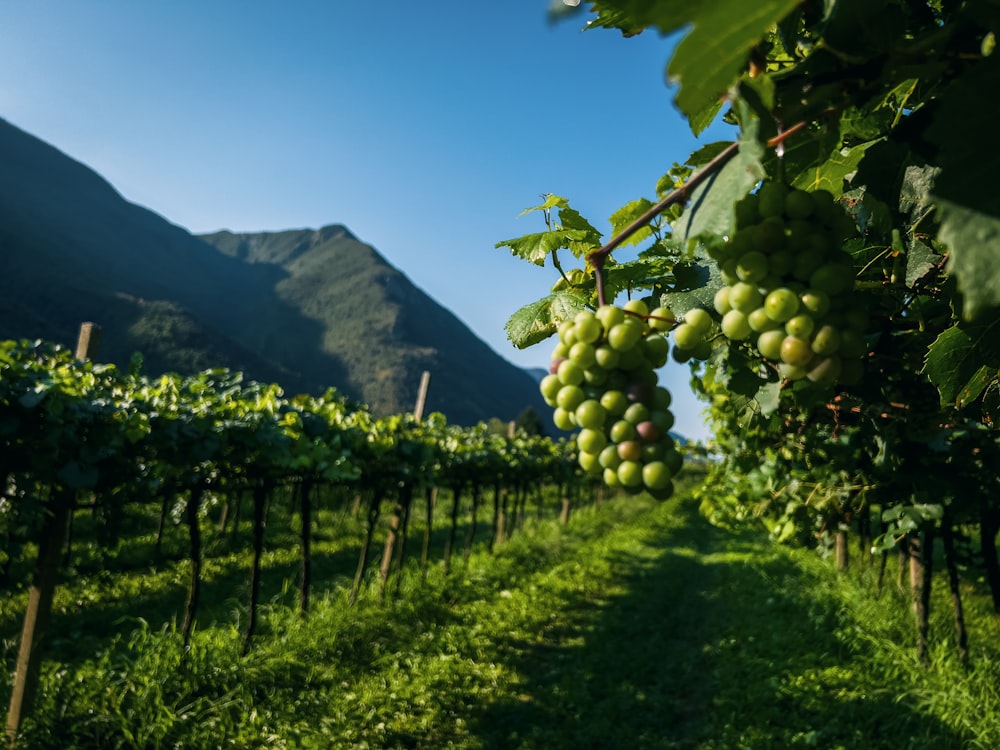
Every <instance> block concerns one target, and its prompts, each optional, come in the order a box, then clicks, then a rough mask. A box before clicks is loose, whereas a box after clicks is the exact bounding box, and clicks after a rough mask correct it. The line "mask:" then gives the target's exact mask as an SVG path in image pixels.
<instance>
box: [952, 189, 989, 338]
mask: <svg viewBox="0 0 1000 750" xmlns="http://www.w3.org/2000/svg"><path fill="white" fill-rule="evenodd" d="M938 206H939V209H940V210H939V217H940V219H941V228H940V229H939V230H938V239H939V240H941V242H943V243H944V244H945V245H947V247H948V250H949V262H948V270H949V272H950V273H952V274H954V275H955V278H956V280H957V281H958V288H959V290H960V291H961V292H962V294H963V296H964V300H965V304H964V306H963V313H964V315H965V316H966V318H968V319H969V320H971V319H973V318H975V317H977V316H978V315H980V314H981V313H982V312H983V311H985V310H986V309H987V308H990V307H994V306H996V305H1000V274H998V273H997V265H996V260H997V252H998V250H1000V218H997V217H995V216H989V215H987V214H984V213H981V212H979V211H976V210H974V209H970V208H965V207H964V206H960V205H958V204H957V203H952V202H951V201H945V200H940V201H939V203H938Z"/></svg>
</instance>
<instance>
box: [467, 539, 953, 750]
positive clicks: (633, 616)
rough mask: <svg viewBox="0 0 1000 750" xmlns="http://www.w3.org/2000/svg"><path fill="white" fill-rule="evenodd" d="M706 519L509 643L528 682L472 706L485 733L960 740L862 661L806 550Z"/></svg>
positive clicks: (619, 564)
mask: <svg viewBox="0 0 1000 750" xmlns="http://www.w3.org/2000/svg"><path fill="white" fill-rule="evenodd" d="M699 524H701V522H700V520H698V519H692V520H691V521H690V522H689V523H688V524H686V525H685V529H686V531H687V534H690V533H691V532H692V530H693V529H699V530H698V531H697V532H696V536H697V538H694V539H693V538H691V537H690V536H686V537H685V538H683V539H677V538H671V536H670V532H669V531H668V532H666V533H665V534H664V536H663V538H662V539H661V540H660V541H659V542H658V543H657V545H656V546H657V547H659V548H660V554H658V555H656V556H654V557H653V559H651V560H650V561H648V562H647V563H645V564H642V565H640V566H638V568H637V565H636V561H635V560H634V559H631V558H629V559H626V558H624V557H622V558H621V559H618V560H615V561H614V562H615V566H614V568H613V569H618V570H623V571H629V574H628V576H627V578H626V580H625V581H624V583H625V585H626V588H627V592H628V593H627V594H625V595H622V596H614V597H611V598H609V599H608V600H606V601H605V602H603V603H602V604H594V603H593V602H592V601H589V597H586V596H584V595H580V596H576V595H567V596H566V597H565V600H564V602H563V603H562V606H563V607H565V608H567V609H569V610H572V611H573V616H572V618H571V620H570V621H571V622H572V623H573V624H572V625H561V626H558V627H556V628H554V629H549V630H546V631H544V632H542V633H540V634H539V635H538V637H537V638H536V639H534V640H531V641H529V640H525V639H508V640H507V641H506V642H503V643H499V644H498V649H499V651H500V653H501V654H503V655H504V656H503V657H500V658H505V659H507V660H508V664H509V665H510V666H511V667H512V668H513V669H515V670H516V671H517V673H518V674H519V676H520V686H521V689H520V691H519V692H518V693H517V694H516V695H513V696H509V695H507V696H504V697H503V698H500V699H498V700H497V701H496V702H493V703H489V704H486V705H480V706H478V707H477V708H475V709H474V712H473V715H472V716H471V717H470V719H469V729H470V731H471V732H472V733H473V734H474V735H476V736H478V737H479V738H480V739H481V741H482V747H484V748H489V749H495V750H500V749H501V748H503V749H504V750H508V749H510V748H547V749H550V750H551V749H556V748H575V749H576V748H608V749H611V748H628V749H630V750H641V749H643V748H650V749H654V748H655V749H664V750H666V749H671V750H679V749H682V748H683V749H689V748H690V749H691V750H694V749H704V750H707V749H709V748H711V749H712V750H722V749H723V748H726V749H729V748H755V749H756V748H785V747H822V748H844V749H845V750H846V749H847V748H859V749H860V748H864V749H865V750H873V749H877V748H887V749H888V748H892V749H893V750H897V749H899V748H911V749H915V748H934V749H935V750H939V749H944V748H956V749H957V748H960V747H962V746H963V743H962V741H961V738H959V737H958V736H956V735H955V734H954V733H952V732H951V730H949V729H948V728H947V727H945V726H944V725H942V724H941V723H939V722H938V721H936V720H935V719H933V718H929V717H927V716H925V715H921V714H919V713H917V712H915V711H913V710H911V709H909V708H908V707H906V706H905V705H903V704H901V703H899V702H898V701H897V698H896V695H897V692H896V691H895V690H892V689H891V688H893V687H898V686H886V685H879V684H877V683H876V677H875V676H873V675H871V674H865V673H864V672H863V667H860V668H859V667H858V666H857V665H858V664H859V663H860V664H863V661H854V662H852V661H851V659H852V656H853V655H852V654H850V653H848V652H847V649H846V647H845V646H844V645H843V643H842V642H841V641H839V640H838V639H837V638H836V637H835V634H834V630H835V627H836V623H837V613H836V611H835V607H836V605H835V603H833V602H828V601H820V600H818V599H815V598H812V597H811V596H810V586H809V584H810V581H809V580H808V579H806V578H805V577H804V574H803V573H802V572H801V570H800V569H799V568H797V567H796V566H795V565H794V563H793V562H791V561H790V560H788V559H787V558H785V557H781V556H780V555H775V554H768V553H767V549H768V547H767V546H765V545H764V544H762V543H761V542H759V541H758V542H756V543H755V542H754V541H753V539H752V538H751V537H744V538H741V539H734V538H731V537H730V538H726V539H724V540H723V536H724V532H720V531H717V530H714V529H711V528H709V527H708V526H707V525H704V524H701V525H700V526H699ZM716 549H718V550H722V549H725V550H726V551H725V552H724V553H722V552H715V551H714V550H716ZM559 619H560V621H561V622H563V623H565V622H566V621H567V620H568V619H570V618H564V617H561V618H559Z"/></svg>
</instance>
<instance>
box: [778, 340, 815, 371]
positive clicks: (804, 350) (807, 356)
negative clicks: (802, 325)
mask: <svg viewBox="0 0 1000 750" xmlns="http://www.w3.org/2000/svg"><path fill="white" fill-rule="evenodd" d="M812 358H813V350H812V348H811V347H810V346H809V342H808V341H806V340H805V339H800V338H796V337H795V336H785V340H784V341H782V342H781V361H782V362H784V363H786V364H789V365H799V366H802V367H804V366H805V365H807V364H809V360H811V359H812Z"/></svg>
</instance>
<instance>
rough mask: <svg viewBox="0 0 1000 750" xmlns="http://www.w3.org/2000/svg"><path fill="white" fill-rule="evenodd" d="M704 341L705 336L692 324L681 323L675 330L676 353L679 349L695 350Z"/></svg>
mask: <svg viewBox="0 0 1000 750" xmlns="http://www.w3.org/2000/svg"><path fill="white" fill-rule="evenodd" d="M704 339H705V334H704V333H702V332H701V331H699V330H697V329H696V328H695V327H694V326H692V325H691V324H690V323H681V324H680V325H679V326H677V327H676V328H675V329H674V347H675V349H674V352H675V353H676V352H677V349H685V350H694V348H695V347H696V346H698V344H699V343H701V342H702V341H704Z"/></svg>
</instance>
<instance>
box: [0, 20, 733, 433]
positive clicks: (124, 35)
mask: <svg viewBox="0 0 1000 750" xmlns="http://www.w3.org/2000/svg"><path fill="white" fill-rule="evenodd" d="M547 7H548V3H547V0H503V1H502V2H486V1H485V0H467V1H466V0H440V2H436V3H413V2H403V1H402V0H386V1H385V2H370V3H362V2H350V3H348V2H338V1H337V0H325V1H321V0H297V1H290V2H278V0H239V1H237V0H171V1H169V2H168V1H167V0H143V1H142V2H129V1H127V0H86V1H85V2H82V1H81V0H31V1H30V2H29V1H28V0H16V1H14V0H8V1H7V2H3V3H2V4H0V117H3V118H5V119H7V120H8V121H10V122H11V123H12V124H14V125H16V126H18V127H20V128H22V129H24V130H26V131H28V132H29V133H31V134H33V135H35V136H37V137H39V138H41V139H43V140H45V141H47V142H49V143H51V144H52V145H54V146H56V147H57V148H59V149H61V150H62V151H64V152H65V153H67V154H68V155H70V156H72V157H73V158H75V159H77V160H79V161H81V162H83V163H84V164H86V165H88V166H90V167H91V168H93V169H95V170H96V171H97V172H99V173H100V174H101V175H102V176H104V177H105V178H106V179H107V180H109V181H110V182H111V184H112V185H114V186H115V188H116V189H117V190H118V191H119V192H121V193H122V195H123V196H124V197H125V198H126V199H128V200H130V201H132V202H134V203H138V204H141V205H143V206H146V207H148V208H150V209H152V210H153V211H155V212H157V213H159V214H160V215H162V216H164V217H165V218H167V219H168V220H170V221H172V222H173V223H175V224H179V225H180V226H183V227H185V228H187V229H189V230H190V231H192V232H208V231H214V230H217V229H230V230H233V231H264V230H275V231H276V230H281V229H291V228H301V227H320V226H323V225H326V224H344V225H346V226H347V227H348V228H349V229H350V230H351V231H352V232H353V233H354V234H355V235H357V236H358V237H359V238H360V239H361V240H362V241H364V242H367V243H369V244H371V245H373V246H374V247H375V248H376V249H377V250H378V251H379V252H380V253H381V254H382V255H383V256H385V257H386V259H387V260H388V261H389V262H390V263H392V264H393V265H394V266H396V267H397V268H399V269H400V270H402V271H403V272H404V273H406V275H407V276H409V278H410V279H411V280H412V281H413V282H414V283H415V284H416V285H417V286H419V287H420V288H422V289H423V290H424V291H426V292H427V293H428V294H430V295H431V296H432V297H434V298H435V299H436V300H437V301H438V302H440V303H441V304H442V305H444V306H445V307H447V308H448V309H450V310H451V311H452V312H454V313H455V314H456V315H457V316H458V317H459V318H461V319H462V320H463V321H464V322H465V323H466V324H468V325H469V327H470V328H471V329H472V330H473V331H474V332H475V333H476V334H477V335H478V336H479V337H480V338H482V339H483V340H484V341H486V342H487V343H488V344H489V345H491V346H492V347H493V348H494V349H495V350H496V351H497V352H498V353H500V354H501V355H502V356H504V357H505V358H507V359H508V360H510V361H512V362H514V363H515V364H518V365H521V366H526V367H528V366H533V367H546V366H547V364H548V360H549V353H550V350H551V347H552V343H551V342H543V343H542V344H540V345H537V346H535V347H532V348H530V349H527V350H525V351H518V350H516V349H515V348H514V347H513V346H512V345H511V344H510V343H509V342H508V341H507V340H506V337H505V335H504V331H503V327H504V323H505V322H506V320H507V318H508V317H509V315H510V314H511V313H512V312H514V311H515V310H517V309H518V308H519V307H520V306H522V305H524V304H526V303H528V302H532V301H534V300H536V299H538V298H540V297H542V296H544V295H545V294H547V293H548V290H549V288H550V286H551V285H552V284H553V283H554V282H555V281H556V279H557V275H556V272H555V271H554V270H553V269H552V268H551V267H548V268H545V269H542V268H538V267H536V266H532V265H529V264H527V263H525V262H524V261H521V260H519V259H516V258H514V257H513V256H511V255H510V254H509V252H508V251H507V250H504V249H495V248H494V245H495V244H496V243H497V242H499V241H501V240H505V239H508V238H511V237H516V236H519V235H522V234H527V233H529V232H536V231H541V230H542V229H543V228H544V227H543V224H542V221H541V216H540V214H537V213H536V214H529V215H526V216H520V213H521V211H522V210H523V209H524V208H526V207H528V206H532V205H536V204H537V203H538V202H540V196H541V194H543V193H550V192H551V193H556V194H558V195H562V196H563V197H565V198H567V199H569V201H570V203H571V205H573V207H574V208H576V209H577V210H579V211H580V212H581V213H582V214H583V215H584V216H585V217H586V218H588V219H589V220H590V221H591V223H592V224H594V225H595V226H596V227H597V228H598V229H600V230H602V231H604V232H605V233H606V234H607V233H608V232H609V231H610V225H609V224H608V221H607V218H608V216H610V215H611V213H612V212H614V211H615V210H616V209H617V208H619V207H620V206H621V205H623V204H624V203H626V202H628V201H630V200H633V199H636V198H639V197H647V198H654V197H655V196H654V192H655V191H654V187H655V184H656V180H657V179H658V178H659V177H660V176H661V175H662V174H663V173H665V172H666V171H667V169H669V168H670V166H671V165H672V164H673V163H674V162H675V161H683V160H684V159H685V158H686V156H687V155H688V154H689V153H690V152H691V151H692V150H693V149H694V148H696V147H697V146H698V145H700V144H701V143H704V142H708V141H711V140H719V139H721V138H731V137H733V135H732V134H731V133H730V132H729V130H728V129H726V128H724V127H722V126H720V127H718V128H715V127H713V129H711V132H712V135H711V136H709V137H703V138H702V139H701V140H700V141H699V140H696V139H695V138H694V137H693V136H692V135H691V133H690V130H689V129H688V128H687V125H686V123H685V122H684V121H683V119H682V118H681V116H680V115H679V113H678V112H677V110H676V109H675V108H674V106H673V104H672V101H671V97H672V93H671V91H670V90H669V89H668V88H667V86H666V83H665V80H664V70H665V67H666V63H667V60H668V57H669V52H670V49H671V41H670V40H665V39H663V38H661V37H658V36H656V35H654V34H651V33H648V32H647V33H644V34H641V35H639V36H637V37H633V38H628V39H626V38H623V37H622V36H621V35H620V34H618V33H617V32H614V31H610V30H604V29H594V30H590V31H586V32H584V31H582V25H583V23H584V16H576V17H574V18H572V19H571V20H568V21H564V22H560V23H557V24H551V23H549V21H548V18H547V13H546V10H547ZM0 168H2V165H0ZM688 377H689V376H688V373H687V370H686V367H680V366H670V367H668V368H667V370H666V371H665V372H664V373H663V374H662V375H661V379H663V380H665V382H666V384H667V385H668V387H670V388H671V390H673V391H674V394H675V404H676V406H675V414H676V416H677V429H678V430H679V431H680V432H682V433H684V434H686V435H689V436H692V437H703V436H704V435H705V432H704V428H703V426H702V424H701V418H700V411H701V408H702V407H701V405H700V404H699V403H698V402H696V401H695V400H694V399H693V397H691V396H690V389H689V386H688Z"/></svg>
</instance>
